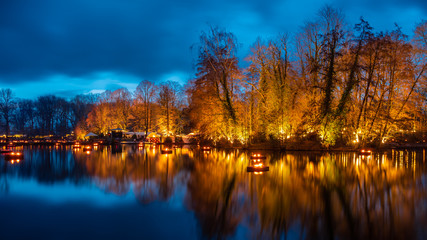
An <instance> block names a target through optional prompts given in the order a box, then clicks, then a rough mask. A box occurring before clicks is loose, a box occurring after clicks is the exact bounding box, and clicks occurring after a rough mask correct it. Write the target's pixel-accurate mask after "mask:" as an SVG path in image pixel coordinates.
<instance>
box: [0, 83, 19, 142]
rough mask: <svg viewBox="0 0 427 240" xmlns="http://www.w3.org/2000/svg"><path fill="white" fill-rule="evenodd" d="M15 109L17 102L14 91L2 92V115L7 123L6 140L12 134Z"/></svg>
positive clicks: (0, 101)
mask: <svg viewBox="0 0 427 240" xmlns="http://www.w3.org/2000/svg"><path fill="white" fill-rule="evenodd" d="M14 109H15V101H14V96H13V93H12V90H10V89H9V88H7V89H3V88H2V89H1V90H0V114H1V116H2V117H3V118H4V120H5V122H6V138H7V137H8V136H9V134H10V120H11V117H12V112H13V110H14Z"/></svg>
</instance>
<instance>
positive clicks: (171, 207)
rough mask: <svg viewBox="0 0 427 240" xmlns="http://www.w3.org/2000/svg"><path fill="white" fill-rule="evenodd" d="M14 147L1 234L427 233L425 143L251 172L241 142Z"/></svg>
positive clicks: (311, 155)
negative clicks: (227, 145)
mask: <svg viewBox="0 0 427 240" xmlns="http://www.w3.org/2000/svg"><path fill="white" fill-rule="evenodd" d="M20 150H21V151H23V153H24V155H25V158H24V160H23V161H20V162H19V163H17V162H14V163H13V164H12V163H11V162H10V161H6V160H4V159H3V157H0V160H1V161H0V210H1V212H2V214H1V216H0V232H1V233H0V236H2V239H3V238H5V239H8V238H13V239H16V238H27V237H38V238H40V237H43V238H53V239H56V238H58V236H60V237H59V238H61V239H72V238H75V237H79V236H80V235H79V234H82V233H84V236H85V238H90V237H97V238H99V237H101V236H102V237H103V238H110V239H113V238H119V237H121V238H136V237H139V236H141V234H142V236H145V237H146V238H171V237H181V238H184V237H185V238H189V239H191V238H235V239H247V238H252V239H271V238H288V239H319V238H320V239H330V238H337V239H348V238H350V239H351V238H354V239H378V238H385V239H389V238H395V239H403V238H404V239H416V238H418V239H423V238H426V237H427V231H426V230H425V229H424V226H425V225H426V223H427V188H426V184H427V183H426V171H427V168H426V164H425V158H426V156H425V155H426V153H425V150H420V151H407V150H399V151H397V150H392V151H388V152H385V153H374V154H372V155H370V156H362V155H358V154H356V153H350V152H347V153H341V152H335V153H315V152H289V153H265V155H266V157H267V158H266V160H265V163H266V164H267V165H269V167H270V170H269V171H268V172H264V173H263V174H259V175H255V174H253V173H248V172H247V171H246V167H247V166H248V165H249V162H250V158H249V156H250V155H249V154H250V153H249V152H247V151H242V150H215V149H213V150H212V151H210V152H203V151H200V149H198V148H197V147H196V146H192V147H185V148H176V149H174V151H173V153H172V154H161V151H160V150H161V146H156V147H150V146H148V147H145V148H140V147H138V146H132V145H125V146H123V147H121V148H113V147H97V148H94V149H93V150H90V151H84V150H83V149H72V148H71V147H25V148H21V149H20ZM23 219H29V220H25V221H28V222H29V224H25V225H22V224H20V225H19V231H14V230H13V229H14V228H17V226H16V225H15V224H14V223H19V222H20V221H22V220H23ZM31 219H33V220H34V221H31ZM77 219H78V220H77ZM88 226H91V227H88ZM71 229H73V231H72V233H70V231H71ZM64 232H68V234H67V235H63V233H64ZM73 234H74V235H73Z"/></svg>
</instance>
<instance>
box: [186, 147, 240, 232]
mask: <svg viewBox="0 0 427 240" xmlns="http://www.w3.org/2000/svg"><path fill="white" fill-rule="evenodd" d="M212 155H214V156H213V157H209V158H207V159H203V158H201V159H200V161H198V160H195V163H194V169H193V171H192V172H191V175H190V179H189V180H188V195H187V205H188V206H189V208H190V209H192V210H193V211H195V215H196V217H197V219H198V220H199V223H200V226H201V230H202V234H203V235H204V236H206V237H209V238H224V237H226V236H230V235H232V234H233V233H234V232H235V230H236V228H237V225H238V224H239V222H240V221H241V215H242V210H243V206H242V204H241V201H239V199H238V185H239V179H238V175H237V172H236V169H237V167H236V166H237V165H235V163H234V160H235V159H233V158H232V157H231V159H230V156H231V155H232V153H230V154H228V155H224V156H221V155H220V154H217V153H216V152H214V153H213V154H212Z"/></svg>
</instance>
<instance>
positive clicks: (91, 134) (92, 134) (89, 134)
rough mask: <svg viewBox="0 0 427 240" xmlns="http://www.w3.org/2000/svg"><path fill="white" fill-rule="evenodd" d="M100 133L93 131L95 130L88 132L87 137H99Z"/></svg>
mask: <svg viewBox="0 0 427 240" xmlns="http://www.w3.org/2000/svg"><path fill="white" fill-rule="evenodd" d="M97 136H98V135H96V134H95V133H93V132H90V133H88V134H86V135H85V137H97Z"/></svg>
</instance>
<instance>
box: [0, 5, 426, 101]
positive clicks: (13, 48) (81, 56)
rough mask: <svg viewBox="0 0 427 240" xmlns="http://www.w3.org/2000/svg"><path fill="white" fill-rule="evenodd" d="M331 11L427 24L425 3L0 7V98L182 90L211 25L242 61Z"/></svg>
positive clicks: (374, 21)
mask: <svg viewBox="0 0 427 240" xmlns="http://www.w3.org/2000/svg"><path fill="white" fill-rule="evenodd" d="M325 4H330V5H332V6H334V7H336V8H339V9H341V10H342V11H343V13H344V14H345V16H346V20H347V22H348V23H349V24H350V25H354V24H355V23H357V22H358V19H359V18H360V16H363V17H364V18H365V20H367V21H368V22H369V23H370V24H371V26H373V27H374V30H377V31H386V30H392V29H393V27H394V23H397V24H398V25H400V26H401V27H402V29H403V32H404V33H406V34H408V35H411V32H412V31H413V29H414V26H415V24H416V23H419V22H420V21H421V20H422V19H427V1H425V0H376V1H373V0H360V1H339V0H330V1H319V0H281V1H279V0H272V1H265V0H254V1H247V0H233V1H230V0H215V1H206V0H189V1H181V0H180V1H177V0H153V1H146V0H140V1H137V0H117V1H113V0H72V1H65V0H2V1H0V39H1V41H0V88H11V89H12V90H13V91H14V93H15V95H16V96H17V97H21V98H36V97H37V96H40V95H45V94H54V95H57V96H61V97H66V98H70V97H73V96H74V95H76V94H82V93H89V92H99V91H103V90H105V89H110V90H114V89H117V88H120V87H126V88H128V89H129V90H131V91H133V90H134V89H135V87H136V86H137V84H138V83H139V82H140V81H141V80H143V79H147V80H150V81H154V82H160V81H165V80H174V81H179V82H181V83H185V82H186V81H187V80H188V79H190V78H192V77H193V76H194V73H195V70H194V62H195V59H196V57H197V51H196V49H197V47H196V48H194V47H193V48H191V47H192V46H197V43H198V40H199V36H200V33H201V32H202V31H204V30H207V28H208V26H209V25H217V26H220V27H222V28H225V29H227V30H228V31H231V32H233V33H234V34H235V35H236V37H237V39H238V42H239V43H240V46H241V47H240V49H239V51H240V53H239V54H240V55H241V56H244V55H246V54H247V53H248V51H249V48H250V46H251V45H252V43H253V42H254V41H255V40H256V38H257V37H259V36H260V37H263V38H269V37H273V36H275V35H276V34H278V33H284V32H287V33H289V34H291V35H292V34H294V33H296V32H297V31H298V29H299V28H300V27H301V25H302V24H303V23H304V21H306V20H310V19H311V18H313V17H315V16H316V12H318V10H319V9H320V8H321V7H322V6H324V5H325ZM191 49H193V50H191Z"/></svg>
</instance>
